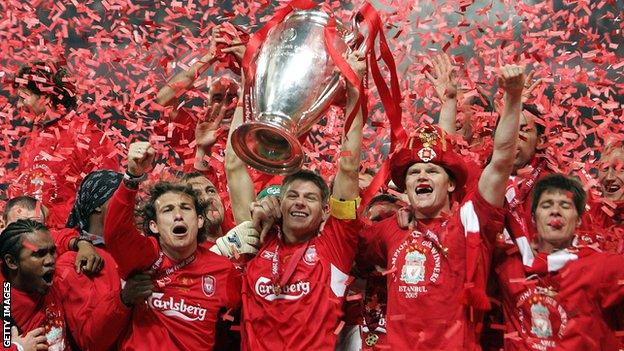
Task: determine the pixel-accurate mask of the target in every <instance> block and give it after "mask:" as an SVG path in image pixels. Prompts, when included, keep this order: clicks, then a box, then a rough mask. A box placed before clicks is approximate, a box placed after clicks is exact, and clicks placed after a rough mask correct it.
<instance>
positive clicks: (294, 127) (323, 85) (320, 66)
mask: <svg viewBox="0 0 624 351" xmlns="http://www.w3.org/2000/svg"><path fill="white" fill-rule="evenodd" d="M329 19H330V17H329V16H328V15H327V14H326V13H324V12H321V11H296V12H293V13H291V14H290V15H288V16H287V17H286V18H285V19H284V21H283V22H282V23H280V24H278V25H276V26H275V27H273V28H272V29H271V30H270V31H269V33H268V35H267V37H266V40H265V42H264V43H263V44H262V46H261V48H260V50H259V53H258V55H257V57H256V59H255V64H256V71H255V75H254V77H251V79H250V82H251V87H250V90H249V91H250V93H249V96H250V109H251V113H250V114H249V115H250V119H251V120H250V121H246V122H245V123H243V124H242V125H241V126H239V127H238V128H237V129H236V130H235V131H234V132H233V133H232V148H233V149H234V152H236V154H237V155H238V156H239V157H240V158H241V159H242V160H243V161H244V162H245V163H247V164H248V165H250V166H251V167H254V168H256V169H258V170H260V171H262V172H265V173H270V174H289V173H294V172H296V171H298V170H299V169H300V168H301V166H302V165H303V160H304V154H303V148H302V146H301V143H300V142H299V140H298V139H299V137H301V136H302V135H304V134H305V133H306V132H307V131H309V130H310V128H311V127H312V126H313V125H314V124H315V123H316V122H317V121H318V120H319V119H320V117H321V116H322V114H323V113H324V112H325V111H326V109H327V108H328V107H329V105H330V104H331V102H332V101H333V100H334V98H335V97H336V95H337V94H338V93H339V92H340V91H341V89H340V88H341V83H340V73H339V72H337V70H336V69H335V65H334V63H333V61H332V60H331V58H330V56H329V54H328V53H327V49H326V47H325V41H324V40H325V39H324V29H325V26H326V25H327V24H328V22H329ZM337 32H338V35H337V36H336V38H337V39H336V42H335V43H333V46H334V48H336V50H337V51H338V52H339V53H341V54H344V53H346V52H348V51H349V50H350V49H349V45H348V44H349V43H350V42H351V41H353V39H354V38H355V34H353V33H350V32H348V31H346V30H345V28H344V27H343V26H342V25H341V24H339V23H337ZM246 114H248V113H247V112H246Z"/></svg>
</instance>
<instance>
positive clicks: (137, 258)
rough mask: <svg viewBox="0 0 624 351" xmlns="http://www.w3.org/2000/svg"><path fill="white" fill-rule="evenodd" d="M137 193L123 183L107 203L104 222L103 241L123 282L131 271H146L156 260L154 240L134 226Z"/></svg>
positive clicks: (156, 248) (156, 245)
mask: <svg viewBox="0 0 624 351" xmlns="http://www.w3.org/2000/svg"><path fill="white" fill-rule="evenodd" d="M136 193H137V191H136V190H131V189H128V188H127V187H126V185H125V184H124V183H123V182H122V183H121V184H120V185H119V188H117V190H116V191H115V193H114V194H113V197H112V198H111V199H110V202H109V203H108V212H107V213H106V219H105V221H104V240H105V242H106V247H107V248H108V252H110V254H111V255H112V256H113V258H114V259H115V261H116V262H117V265H118V269H119V275H120V276H121V277H122V278H123V279H125V278H126V277H128V275H130V273H132V272H133V271H144V270H146V269H149V268H150V266H151V265H152V263H154V261H156V259H157V258H158V251H159V249H158V243H157V242H156V239H154V238H151V237H147V236H144V235H143V234H141V232H139V230H138V229H137V228H136V226H135V224H134V203H135V198H136Z"/></svg>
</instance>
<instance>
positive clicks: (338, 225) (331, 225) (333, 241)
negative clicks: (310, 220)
mask: <svg viewBox="0 0 624 351" xmlns="http://www.w3.org/2000/svg"><path fill="white" fill-rule="evenodd" d="M361 227H362V221H360V220H359V219H354V220H340V219H337V218H335V217H334V216H330V217H329V219H328V220H327V222H325V226H324V227H323V230H322V231H321V235H320V237H319V241H321V242H323V244H324V245H323V246H324V247H325V250H327V252H328V253H329V259H330V261H331V262H332V263H333V264H334V265H336V267H338V268H339V269H340V270H341V271H343V272H350V271H351V266H352V265H353V260H354V258H355V252H356V250H357V243H358V233H359V231H360V228H361Z"/></svg>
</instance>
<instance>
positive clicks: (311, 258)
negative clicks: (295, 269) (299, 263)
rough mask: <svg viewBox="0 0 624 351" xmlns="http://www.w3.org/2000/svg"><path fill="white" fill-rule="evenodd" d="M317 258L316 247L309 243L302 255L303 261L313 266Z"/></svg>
mask: <svg viewBox="0 0 624 351" xmlns="http://www.w3.org/2000/svg"><path fill="white" fill-rule="evenodd" d="M317 260H318V256H317V254H316V247H315V246H314V245H310V247H308V249H307V250H306V252H305V254H304V255H303V262H305V263H306V264H307V265H309V266H313V265H314V264H315V263H316V261H317Z"/></svg>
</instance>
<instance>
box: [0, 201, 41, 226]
mask: <svg viewBox="0 0 624 351" xmlns="http://www.w3.org/2000/svg"><path fill="white" fill-rule="evenodd" d="M17 206H22V207H24V208H26V209H28V210H34V209H35V208H37V199H35V198H34V197H32V196H28V195H20V196H16V197H14V198H12V199H10V200H9V201H7V203H6V205H5V206H4V212H3V213H2V219H3V220H4V221H5V222H6V221H7V220H8V217H9V212H11V210H12V209H13V208H14V207H17Z"/></svg>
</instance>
